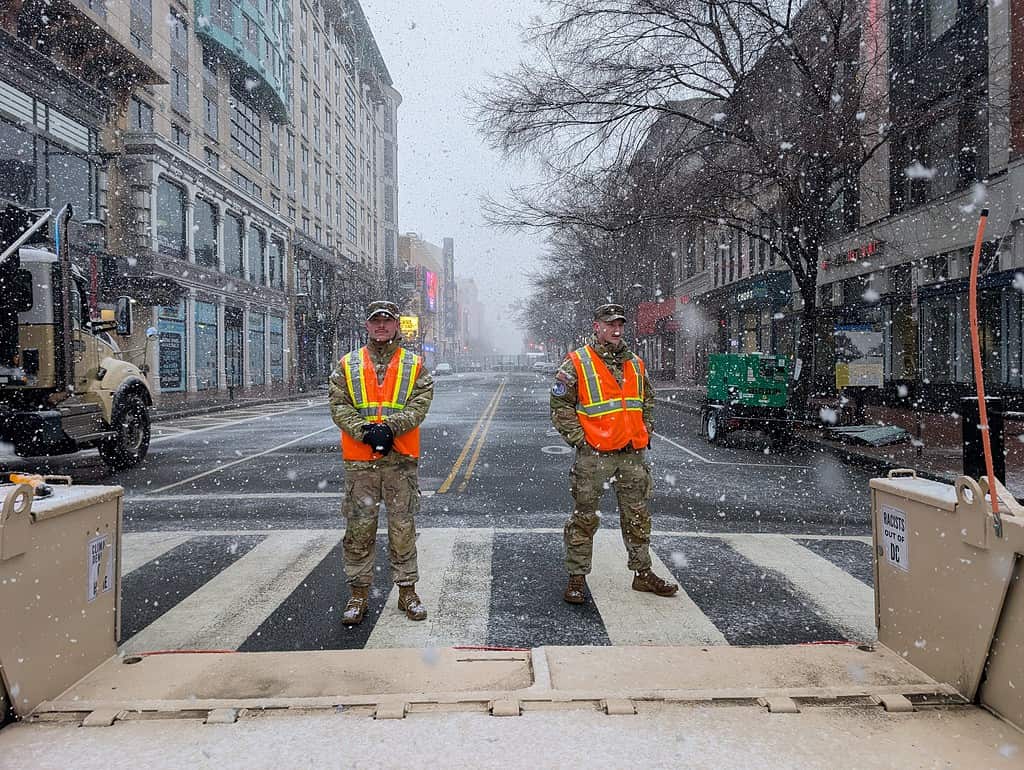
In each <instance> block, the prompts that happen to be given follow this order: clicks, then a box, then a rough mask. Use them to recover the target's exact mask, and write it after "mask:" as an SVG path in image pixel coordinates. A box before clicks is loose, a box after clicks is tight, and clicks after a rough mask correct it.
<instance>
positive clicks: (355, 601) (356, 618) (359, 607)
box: [341, 586, 370, 626]
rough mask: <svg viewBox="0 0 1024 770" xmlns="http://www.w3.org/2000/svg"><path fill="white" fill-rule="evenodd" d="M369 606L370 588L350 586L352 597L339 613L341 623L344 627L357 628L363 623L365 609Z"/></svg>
mask: <svg viewBox="0 0 1024 770" xmlns="http://www.w3.org/2000/svg"><path fill="white" fill-rule="evenodd" d="M369 605H370V586H352V596H350V597H349V600H348V604H346V605H345V610H344V612H342V613H341V622H342V624H343V625H346V626H358V625H359V624H360V623H362V622H363V616H364V615H365V614H366V608H367V607H368V606H369Z"/></svg>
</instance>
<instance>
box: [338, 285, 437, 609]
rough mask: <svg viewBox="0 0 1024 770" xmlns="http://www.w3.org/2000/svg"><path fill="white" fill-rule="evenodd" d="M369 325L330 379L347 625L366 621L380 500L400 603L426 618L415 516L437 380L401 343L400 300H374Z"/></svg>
mask: <svg viewBox="0 0 1024 770" xmlns="http://www.w3.org/2000/svg"><path fill="white" fill-rule="evenodd" d="M366 330H367V332H368V335H369V341H368V342H367V344H366V346H365V347H363V348H360V349H359V350H357V351H352V352H351V353H349V354H347V355H346V356H345V357H344V358H342V360H341V361H340V362H339V363H338V366H337V367H336V368H335V370H334V372H333V373H332V374H331V379H330V408H331V417H332V418H333V419H334V422H335V424H336V425H337V426H338V427H339V428H341V430H342V456H343V459H344V468H345V499H344V503H343V506H342V514H343V515H344V517H345V523H346V526H345V538H344V540H343V541H342V544H343V548H344V555H345V576H346V578H347V580H348V583H349V585H350V587H351V592H352V595H351V598H350V599H349V601H348V603H347V604H346V606H345V610H344V612H343V613H342V623H344V624H345V625H356V624H358V623H360V622H361V621H362V620H363V616H364V615H365V613H366V609H367V606H368V601H369V590H370V585H371V583H372V582H373V566H374V556H375V554H376V539H377V514H378V509H379V506H380V504H381V503H382V502H383V503H384V505H385V507H386V508H387V519H388V554H389V556H390V561H391V577H392V580H393V581H394V582H395V584H396V585H398V587H399V589H398V590H399V596H398V607H399V609H400V610H403V611H404V612H405V613H406V615H407V616H408V617H409V618H410V619H411V620H423V619H424V618H426V616H427V611H426V609H425V608H424V606H423V603H422V602H421V601H420V598H419V597H418V596H417V595H416V581H417V579H418V578H419V573H418V570H417V564H416V524H415V521H414V517H415V514H416V513H417V511H418V510H419V494H420V492H419V479H418V476H417V471H418V457H419V425H420V423H421V422H423V420H424V418H426V416H427V411H428V410H429V409H430V402H431V400H432V399H433V397H434V382H433V379H432V378H431V376H430V373H429V372H428V371H427V369H426V367H425V366H424V365H423V362H422V360H421V359H420V357H419V356H417V355H415V354H414V353H412V352H410V351H408V350H404V349H403V348H402V347H401V346H400V344H399V343H400V342H401V337H400V336H399V309H398V306H397V305H396V304H395V303H394V302H371V303H370V305H369V306H368V307H367V310H366ZM371 378H373V379H374V380H376V382H373V381H371Z"/></svg>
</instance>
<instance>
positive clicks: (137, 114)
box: [128, 96, 153, 131]
mask: <svg viewBox="0 0 1024 770" xmlns="http://www.w3.org/2000/svg"><path fill="white" fill-rule="evenodd" d="M128 130H129V131H152V130H153V108H152V107H150V106H149V105H148V104H146V103H145V102H144V101H141V100H140V99H136V98H135V97H134V96H133V97H132V99H131V101H130V102H129V105H128Z"/></svg>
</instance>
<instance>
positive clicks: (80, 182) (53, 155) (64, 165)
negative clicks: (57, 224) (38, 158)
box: [45, 142, 96, 221]
mask: <svg viewBox="0 0 1024 770" xmlns="http://www.w3.org/2000/svg"><path fill="white" fill-rule="evenodd" d="M45 144H46V157H47V177H48V179H49V183H50V184H49V187H50V196H49V197H50V199H49V204H48V205H49V206H50V208H52V209H53V210H54V211H58V210H60V208H61V207H62V206H63V205H64V204H65V203H70V204H71V206H72V208H73V209H74V215H75V219H77V220H79V221H82V220H85V219H89V218H90V217H92V216H93V215H94V214H95V213H96V205H95V204H96V188H95V183H96V170H95V168H94V166H93V164H91V163H90V162H89V161H87V160H86V159H85V158H83V157H81V156H79V155H75V154H74V153H71V152H68V151H66V150H65V149H63V148H62V147H59V146H57V145H56V144H53V143H52V142H46V143H45Z"/></svg>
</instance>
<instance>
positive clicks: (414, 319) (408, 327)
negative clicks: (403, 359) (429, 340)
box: [399, 315, 420, 339]
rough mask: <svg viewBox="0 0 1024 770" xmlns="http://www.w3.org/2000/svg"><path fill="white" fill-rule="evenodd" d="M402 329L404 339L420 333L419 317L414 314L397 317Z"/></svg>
mask: <svg viewBox="0 0 1024 770" xmlns="http://www.w3.org/2000/svg"><path fill="white" fill-rule="evenodd" d="M399 324H400V325H401V329H402V336H403V337H405V338H406V339H412V338H413V337H418V336H419V334H420V317H419V316H416V315H404V316H402V317H401V319H399Z"/></svg>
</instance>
